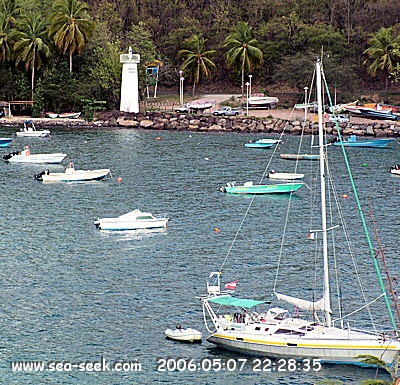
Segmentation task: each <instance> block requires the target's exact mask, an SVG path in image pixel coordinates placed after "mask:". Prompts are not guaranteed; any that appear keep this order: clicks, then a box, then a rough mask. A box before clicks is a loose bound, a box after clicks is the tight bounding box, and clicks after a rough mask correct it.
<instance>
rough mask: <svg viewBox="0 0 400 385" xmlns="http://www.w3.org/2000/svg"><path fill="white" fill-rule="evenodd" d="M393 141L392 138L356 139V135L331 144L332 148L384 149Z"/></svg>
mask: <svg viewBox="0 0 400 385" xmlns="http://www.w3.org/2000/svg"><path fill="white" fill-rule="evenodd" d="M393 141H394V139H393V138H382V139H357V137H356V135H351V136H350V137H349V138H348V139H347V140H342V141H340V140H337V139H335V142H334V143H333V145H334V146H341V145H343V146H345V147H374V148H384V147H387V146H388V145H389V144H390V143H392V142H393Z"/></svg>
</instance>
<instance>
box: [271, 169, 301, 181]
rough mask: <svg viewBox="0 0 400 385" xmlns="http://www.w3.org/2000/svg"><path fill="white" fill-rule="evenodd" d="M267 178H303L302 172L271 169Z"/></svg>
mask: <svg viewBox="0 0 400 385" xmlns="http://www.w3.org/2000/svg"><path fill="white" fill-rule="evenodd" d="M268 178H269V179H275V180H299V179H303V178H304V174H297V173H294V172H276V171H274V170H271V172H270V173H269V174H268Z"/></svg>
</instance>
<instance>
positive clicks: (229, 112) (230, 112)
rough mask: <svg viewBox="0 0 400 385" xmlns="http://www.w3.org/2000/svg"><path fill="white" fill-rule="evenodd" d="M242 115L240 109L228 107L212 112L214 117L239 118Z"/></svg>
mask: <svg viewBox="0 0 400 385" xmlns="http://www.w3.org/2000/svg"><path fill="white" fill-rule="evenodd" d="M242 113H243V110H242V109H241V108H233V107H229V106H223V107H221V108H220V109H219V110H217V111H214V112H213V115H215V116H239V115H241V114H242Z"/></svg>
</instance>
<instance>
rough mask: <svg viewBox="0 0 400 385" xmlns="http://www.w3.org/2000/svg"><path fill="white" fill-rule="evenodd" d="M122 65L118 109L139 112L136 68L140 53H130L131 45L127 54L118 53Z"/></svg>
mask: <svg viewBox="0 0 400 385" xmlns="http://www.w3.org/2000/svg"><path fill="white" fill-rule="evenodd" d="M120 62H121V63H123V65H122V83H121V103H120V108H119V109H120V111H124V112H139V86H138V69H137V65H138V63H140V55H138V54H132V47H129V53H128V54H122V55H120Z"/></svg>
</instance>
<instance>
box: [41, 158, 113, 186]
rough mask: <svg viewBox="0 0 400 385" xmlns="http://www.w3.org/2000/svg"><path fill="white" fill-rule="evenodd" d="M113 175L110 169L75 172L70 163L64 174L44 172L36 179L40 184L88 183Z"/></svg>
mask: <svg viewBox="0 0 400 385" xmlns="http://www.w3.org/2000/svg"><path fill="white" fill-rule="evenodd" d="M110 173H111V170H110V169H108V168H104V169H98V170H75V167H74V164H73V163H72V162H70V163H69V164H68V166H67V168H66V169H65V171H64V172H50V170H43V171H42V172H40V173H39V174H35V175H34V177H35V179H36V180H38V181H40V182H88V181H95V180H102V179H104V178H105V177H106V176H107V175H109V174H110Z"/></svg>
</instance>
